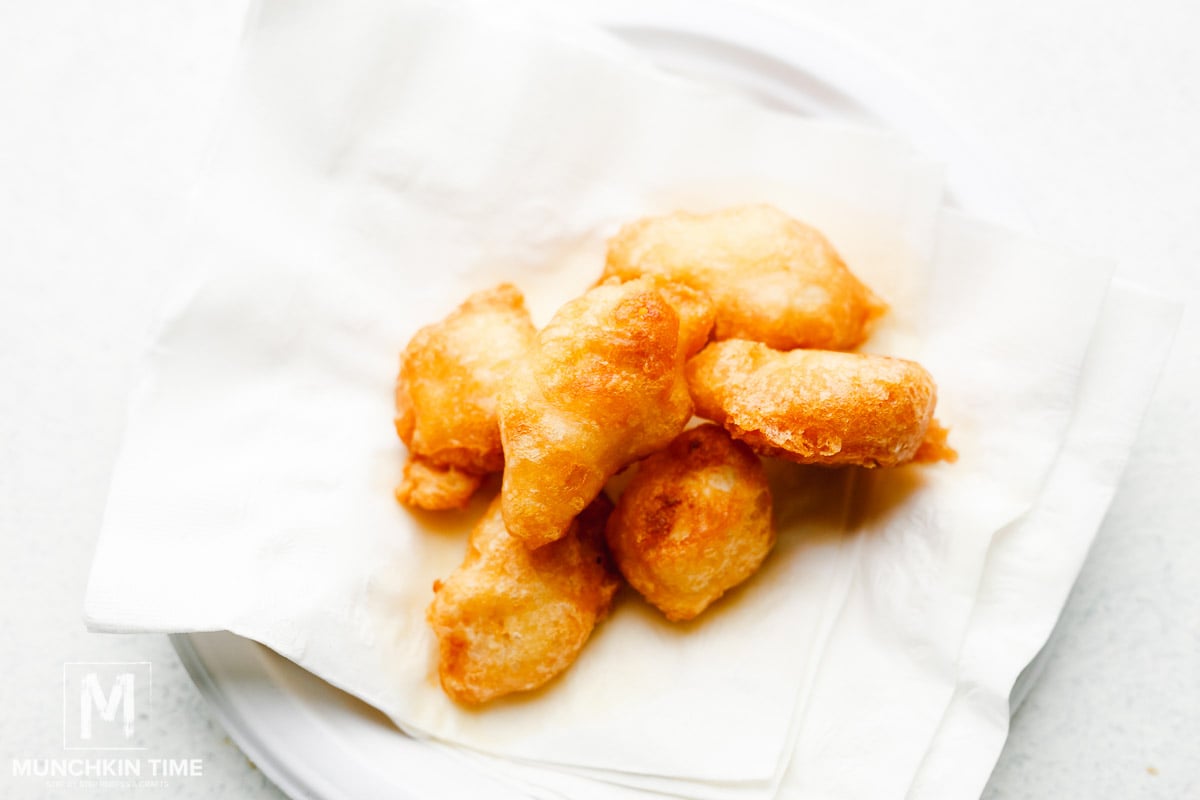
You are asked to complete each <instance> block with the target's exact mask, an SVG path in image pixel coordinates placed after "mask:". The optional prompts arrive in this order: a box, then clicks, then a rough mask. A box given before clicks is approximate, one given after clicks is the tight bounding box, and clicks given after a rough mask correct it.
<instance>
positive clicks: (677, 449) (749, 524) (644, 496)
mask: <svg viewBox="0 0 1200 800" xmlns="http://www.w3.org/2000/svg"><path fill="white" fill-rule="evenodd" d="M607 536H608V546H609V549H610V550H611V551H612V554H613V558H614V560H615V561H616V562H617V568H618V569H620V571H621V574H622V575H624V576H625V579H626V580H627V581H629V583H630V585H631V586H633V588H635V589H637V590H638V591H639V592H641V593H642V596H643V597H645V598H646V599H647V600H648V601H650V602H651V603H652V604H653V605H655V606H657V607H658V608H659V610H661V611H662V612H663V613H664V614H665V615H666V617H667V619H669V620H672V621H678V620H687V619H692V618H693V617H695V616H696V615H697V614H699V613H700V612H701V611H703V610H704V609H706V608H708V606H709V604H711V603H713V602H714V601H715V600H716V599H717V598H719V597H720V596H721V595H722V594H724V593H725V591H726V590H728V589H731V588H732V587H734V586H737V585H738V584H739V583H741V582H742V581H744V580H746V579H747V578H749V577H750V576H751V575H753V574H754V572H755V571H756V570H757V569H758V568H759V566H760V565H761V564H762V562H763V559H764V558H766V557H767V554H768V553H769V552H771V548H772V547H773V546H774V545H775V529H774V526H773V525H772V524H771V489H770V487H769V486H768V485H767V476H766V473H765V472H764V471H763V466H762V462H761V461H759V460H758V456H756V455H754V453H753V452H752V451H751V450H750V448H749V447H747V446H746V445H744V444H742V443H741V442H735V441H734V440H732V439H731V438H729V434H727V433H726V432H725V431H724V430H722V429H721V428H720V427H719V426H717V425H703V426H701V427H699V428H693V429H692V430H689V431H685V432H683V433H681V434H680V435H679V436H678V437H676V439H675V441H673V442H671V444H670V446H669V447H667V449H666V450H663V451H661V452H658V453H655V454H654V455H652V456H650V457H649V458H647V459H646V460H645V461H643V462H642V463H641V464H639V465H638V467H637V474H635V475H634V477H633V479H632V480H631V481H630V483H629V485H628V487H627V488H626V489H625V493H624V494H622V495H621V499H620V500H618V501H617V508H616V511H614V512H613V515H612V516H611V517H609V520H608V530H607Z"/></svg>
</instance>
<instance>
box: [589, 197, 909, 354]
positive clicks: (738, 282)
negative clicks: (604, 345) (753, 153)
mask: <svg viewBox="0 0 1200 800" xmlns="http://www.w3.org/2000/svg"><path fill="white" fill-rule="evenodd" d="M648 274H657V275H662V276H665V277H667V278H669V279H670V280H673V281H677V282H679V283H683V284H686V285H688V286H691V287H692V288H694V289H699V290H701V291H704V292H707V293H708V295H709V296H710V297H711V298H712V301H713V303H714V304H715V305H716V311H717V320H716V328H715V330H714V336H715V338H717V339H751V340H754V341H759V342H765V343H766V344H768V345H770V346H771V347H775V348H778V349H781V350H790V349H792V348H795V347H821V348H826V349H829V350H847V349H850V348H852V347H855V346H856V345H858V344H860V343H861V342H862V341H863V340H864V339H866V336H867V330H868V327H869V325H870V323H871V322H872V321H873V320H874V319H875V318H877V317H878V316H880V315H881V314H882V313H883V312H884V311H885V310H886V308H887V306H886V304H884V302H883V301H882V300H880V299H879V298H878V297H876V296H875V295H874V294H873V293H872V292H871V290H870V289H868V288H867V287H866V286H864V285H863V284H862V282H860V281H859V280H858V278H856V277H855V276H854V274H853V273H851V272H850V270H849V269H847V268H846V265H845V264H844V263H843V262H842V259H841V258H840V257H839V256H838V254H837V251H836V250H834V249H833V245H831V244H830V243H829V241H828V240H826V239H825V237H824V236H822V235H821V233H820V232H819V231H817V230H816V229H814V228H811V227H809V226H807V225H805V224H803V223H801V222H798V221H796V220H794V219H792V218H791V217H789V216H787V215H786V214H784V213H783V212H782V211H779V210H778V209H776V208H773V207H772V206H767V205H755V206H740V207H736V208H729V209H726V210H724V211H718V212H716V213H712V214H688V213H685V212H676V213H674V214H671V215H669V216H665V217H653V218H647V219H643V220H639V221H637V222H634V223H632V224H630V225H626V226H625V227H624V228H622V229H621V230H620V232H619V233H617V235H616V236H615V237H613V239H612V240H611V241H609V243H608V262H607V264H606V266H605V270H604V277H605V278H608V277H613V276H615V277H618V278H620V279H621V280H630V279H632V278H637V277H639V276H642V275H648Z"/></svg>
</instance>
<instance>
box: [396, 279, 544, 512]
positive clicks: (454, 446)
mask: <svg viewBox="0 0 1200 800" xmlns="http://www.w3.org/2000/svg"><path fill="white" fill-rule="evenodd" d="M536 335H537V331H536V330H535V329H534V327H533V323H532V322H531V321H530V319H529V312H528V311H527V310H526V308H525V298H524V297H523V296H522V295H521V292H520V291H519V290H518V289H517V288H516V287H515V286H512V285H511V284H507V283H506V284H502V285H500V286H497V287H496V288H494V289H489V290H487V291H483V292H477V293H475V294H473V295H471V296H470V297H469V298H467V300H466V302H464V303H463V304H462V305H461V306H459V307H458V308H457V309H455V310H454V311H453V312H452V313H451V314H450V316H448V317H446V318H445V319H444V320H442V321H441V322H436V323H434V324H432V325H427V326H426V327H424V328H422V329H421V330H419V331H417V333H416V335H415V336H413V338H412V340H411V341H410V342H409V343H408V347H406V348H405V349H404V353H403V354H402V355H401V357H400V374H399V377H398V378H397V379H396V419H395V423H396V433H398V434H399V435H400V438H401V439H402V440H403V441H404V444H405V445H407V446H408V450H409V463H408V464H406V465H405V468H404V481H403V482H402V483H401V484H400V486H399V487H398V488H397V490H396V497H397V499H399V500H400V502H402V503H405V504H407V505H413V506H417V507H419V508H427V509H443V508H459V507H461V506H463V505H465V504H466V502H467V500H468V499H469V498H470V496H471V494H472V493H473V492H474V491H475V489H477V488H478V487H479V484H480V482H481V477H482V476H483V475H485V474H487V473H489V472H497V471H499V470H501V469H503V468H504V452H503V450H502V449H501V446H500V422H499V419H498V416H497V407H496V397H497V395H498V394H499V391H500V384H501V382H502V381H503V380H504V379H505V377H506V376H507V375H508V374H509V372H511V370H512V367H513V364H514V362H515V361H516V360H517V359H519V358H520V357H522V356H523V355H524V354H525V352H526V351H527V350H528V349H529V347H530V345H532V344H533V340H534V337H535V336H536ZM418 462H419V463H418Z"/></svg>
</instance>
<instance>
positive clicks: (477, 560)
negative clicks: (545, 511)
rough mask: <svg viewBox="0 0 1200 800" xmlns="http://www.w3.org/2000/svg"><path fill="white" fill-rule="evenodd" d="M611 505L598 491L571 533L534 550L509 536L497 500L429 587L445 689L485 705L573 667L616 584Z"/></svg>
mask: <svg viewBox="0 0 1200 800" xmlns="http://www.w3.org/2000/svg"><path fill="white" fill-rule="evenodd" d="M611 511H612V503H611V501H609V499H608V498H607V497H605V496H603V495H601V496H600V497H599V498H597V500H596V501H595V502H594V503H592V504H591V505H590V506H588V508H587V509H586V510H585V511H584V512H583V514H581V515H580V516H579V518H578V519H577V520H576V521H575V522H574V523H572V524H571V526H570V528H569V529H568V531H567V534H566V535H565V536H563V537H562V538H560V539H558V540H557V541H555V542H554V543H552V544H548V545H546V546H545V547H541V548H538V549H537V550H530V549H528V548H526V547H525V545H523V544H522V543H521V542H520V541H518V540H517V539H514V538H513V537H511V536H509V534H508V532H507V531H506V530H505V528H504V519H503V518H502V516H501V514H500V500H499V498H497V499H496V500H495V501H493V503H492V505H491V507H490V508H489V509H488V511H487V513H486V514H485V515H484V516H483V518H482V519H481V520H480V521H479V524H478V525H476V526H475V529H474V530H473V531H471V538H470V541H469V543H468V545H467V555H466V558H465V559H464V560H463V563H462V566H460V567H459V568H458V569H457V570H455V571H454V572H453V573H452V574H451V575H450V577H449V578H447V579H446V580H445V581H438V582H436V583H435V584H434V586H433V590H434V592H435V595H434V599H433V602H432V603H431V604H430V606H429V611H428V612H427V617H428V620H429V624H430V626H431V627H432V628H433V632H434V633H435V634H436V635H437V639H438V655H439V659H438V675H439V677H440V678H441V682H442V688H443V689H444V690H445V692H446V694H448V695H449V696H450V697H451V698H453V699H454V700H457V701H458V702H460V703H470V704H475V703H484V702H487V701H488V700H491V699H493V698H495V697H499V696H500V695H504V694H508V693H510V692H521V691H526V690H528V689H534V688H537V687H538V686H541V685H542V684H544V683H545V682H546V681H548V680H550V679H551V678H553V677H554V676H555V675H557V674H559V673H560V672H562V671H563V670H565V669H566V668H567V667H569V666H570V665H571V663H572V662H573V661H574V660H575V657H576V656H577V655H578V654H579V651H580V650H581V649H582V648H583V645H584V643H585V642H587V639H588V636H589V635H590V634H591V632H592V628H593V627H595V625H596V623H597V622H599V621H600V620H601V619H603V618H604V617H605V615H606V614H607V613H608V609H609V606H610V605H611V604H612V597H613V593H614V592H616V590H617V585H618V579H617V576H616V573H615V572H614V571H613V570H612V568H611V566H610V564H609V560H608V555H607V553H606V552H605V551H604V546H603V536H604V523H605V521H606V520H607V518H608V515H609V512H611Z"/></svg>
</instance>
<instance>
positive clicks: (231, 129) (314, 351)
mask: <svg viewBox="0 0 1200 800" xmlns="http://www.w3.org/2000/svg"><path fill="white" fill-rule="evenodd" d="M355 7H356V9H357V11H358V12H359V13H349V12H348V10H347V9H348V6H346V5H339V6H338V7H337V8H336V9H335V8H332V7H329V6H327V5H323V4H315V3H314V4H294V3H291V4H283V3H279V4H266V5H264V6H263V7H262V9H261V14H260V17H259V20H258V23H257V26H256V28H255V29H254V32H253V34H252V36H251V44H250V47H249V50H248V51H247V53H246V56H245V64H246V66H245V71H244V74H243V76H242V84H241V91H240V92H239V93H238V94H237V95H236V97H235V100H234V109H233V114H232V116H231V118H230V119H229V120H228V121H227V122H226V126H225V129H224V133H223V137H222V139H221V145H220V147H219V148H218V150H217V152H216V154H215V156H214V159H213V161H212V165H211V170H210V174H209V178H208V180H207V181H206V183H205V185H204V186H203V187H202V190H201V192H200V194H199V197H198V200H197V207H196V209H195V214H194V219H195V230H194V235H193V236H192V237H191V240H192V244H191V248H192V256H193V261H194V262H195V264H196V269H197V271H198V273H199V274H201V275H203V276H207V277H206V278H205V281H204V282H203V284H202V285H201V286H200V287H199V288H197V289H195V290H194V291H191V292H190V293H186V294H185V295H184V296H183V297H182V299H181V300H180V301H179V307H178V308H177V309H176V310H175V311H174V312H173V313H172V314H170V315H169V318H168V321H167V322H166V323H165V324H164V326H163V328H162V330H161V332H160V333H159V336H158V338H157V341H156V343H155V345H154V348H153V351H152V353H151V356H150V359H149V364H148V370H147V375H146V379H145V381H144V382H143V384H142V386H141V387H140V389H139V391H138V393H137V396H136V398H135V401H134V405H133V410H132V413H131V421H130V425H129V428H128V432H127V438H126V442H125V445H124V447H123V452H122V455H121V458H120V462H119V464H118V467H117V471H116V476H115V478H114V484H113V489H112V496H111V498H110V502H109V507H108V511H107V514H106V520H105V526H104V531H103V533H102V536H101V542H100V545H99V548H98V551H97V555H96V560H95V567H94V571H93V575H92V580H91V585H90V589H89V594H88V601H87V614H88V618H89V622H90V624H91V625H92V626H93V627H94V628H96V629H105V630H211V629H229V630H232V631H234V632H236V633H240V634H242V635H245V636H248V637H251V638H254V639H256V640H259V641H262V642H264V643H265V644H267V645H268V646H270V647H272V648H273V649H275V650H277V651H279V652H280V653H282V654H284V655H286V656H288V657H289V658H292V659H293V660H295V661H297V662H298V663H300V664H301V665H303V666H305V667H307V668H309V669H311V670H312V671H313V672H315V673H316V674H318V675H320V676H322V677H324V678H326V679H327V680H329V681H330V682H331V683H334V684H335V685H338V686H341V687H343V688H346V689H347V690H349V691H351V692H352V693H354V694H357V695H359V696H360V697H363V698H364V699H366V700H367V701H368V702H371V703H373V704H374V705H376V706H378V707H380V708H382V709H383V710H385V711H386V712H387V713H389V714H390V715H391V716H392V717H393V718H394V719H396V720H397V722H398V723H399V724H401V725H402V726H404V727H405V728H406V729H407V730H410V731H412V732H414V733H421V734H429V735H434V736H437V737H439V738H442V739H445V740H449V741H455V742H459V743H463V744H467V745H470V746H472V747H475V748H477V749H480V750H482V751H485V752H490V753H496V754H501V755H504V756H508V757H513V758H521V759H526V760H540V761H547V762H553V763H560V764H569V765H574V766H585V767H590V768H594V769H601V770H619V771H623V772H630V773H641V774H647V775H665V776H680V777H687V778H691V779H704V780H723V781H761V780H770V779H772V777H773V776H777V775H778V774H779V773H780V770H781V769H782V764H783V761H784V758H783V756H784V755H785V753H786V752H787V747H786V745H787V732H788V729H789V725H790V723H791V719H792V716H793V709H794V705H795V698H796V696H797V692H798V690H799V688H800V686H801V684H802V681H803V676H804V674H805V669H806V665H807V664H808V661H809V659H810V658H811V657H813V655H814V653H813V652H812V651H813V649H814V648H813V639H812V637H813V635H814V632H815V631H817V630H818V628H819V624H820V622H821V618H820V616H819V614H820V612H821V611H822V609H823V608H824V607H825V603H826V596H827V595H828V593H829V587H830V586H833V585H834V582H835V579H836V578H837V573H836V572H834V571H827V570H821V569H819V568H817V565H819V564H820V563H821V562H820V560H819V559H818V558H817V557H810V556H805V555H803V554H805V553H807V552H809V551H820V550H821V549H822V548H827V547H829V546H830V545H829V542H830V540H831V538H832V537H831V536H830V535H827V534H824V533H823V532H824V531H826V530H827V529H830V528H832V529H833V530H834V532H836V530H837V529H838V528H840V525H841V518H840V511H841V508H840V506H839V505H837V504H830V505H829V506H828V507H829V508H831V509H832V510H833V511H834V512H835V515H834V517H832V518H830V517H829V514H828V512H822V513H823V514H824V516H822V515H821V514H817V513H814V514H813V515H811V516H810V517H809V518H805V517H804V516H803V515H801V514H800V513H799V511H798V510H797V509H799V508H800V507H801V506H803V505H804V504H806V503H809V502H810V501H809V498H810V497H811V495H812V493H813V492H815V491H817V490H818V489H820V488H821V486H822V484H821V483H816V484H814V485H813V487H811V488H809V489H808V490H807V491H808V493H807V494H806V493H804V492H800V491H797V492H793V493H790V494H791V496H789V493H781V495H780V502H779V510H780V514H781V515H783V516H785V517H786V516H787V515H789V514H791V515H792V516H793V517H794V518H795V520H796V521H795V523H794V524H790V525H788V526H787V529H786V530H785V531H783V535H782V536H781V544H780V546H779V548H778V551H777V553H776V555H775V557H774V558H772V559H771V561H770V562H769V563H768V565H767V567H766V568H765V569H764V570H763V571H762V572H761V573H760V574H759V575H758V576H757V577H756V578H755V580H754V581H753V582H752V583H751V584H749V585H748V586H747V587H746V590H745V591H744V592H742V593H740V595H739V596H737V597H736V599H735V598H731V599H730V602H727V603H724V604H722V605H721V606H720V607H719V608H716V609H714V610H713V611H712V612H711V613H709V614H707V615H706V618H705V620H703V622H702V623H700V624H695V625H690V626H673V625H669V624H667V623H665V622H664V621H662V620H661V619H660V618H659V617H658V616H657V614H655V613H652V612H650V611H649V610H647V609H646V608H645V607H643V606H641V605H640V604H639V603H637V602H624V603H622V604H621V605H620V606H619V607H618V609H617V610H616V613H614V614H613V616H612V618H611V619H610V620H609V621H608V622H606V623H605V624H604V625H603V626H602V627H601V628H600V629H599V630H598V631H597V633H596V635H595V637H594V639H593V641H592V642H590V643H589V646H588V648H587V649H586V650H585V652H584V654H583V656H582V657H581V658H580V660H579V661H578V663H577V664H576V665H575V666H574V667H573V668H572V669H571V670H570V671H569V672H568V673H567V674H566V675H565V676H564V677H563V679H562V680H560V681H558V682H556V683H555V684H554V685H553V686H551V687H549V688H548V689H547V690H545V691H543V692H540V693H538V694H536V695H533V696H530V697H522V698H513V699H511V700H507V701H502V702H498V703H494V704H492V705H490V706H489V707H488V708H487V709H486V710H485V711H481V712H468V711H464V710H463V709H461V708H458V707H457V706H455V705H453V704H452V703H450V702H449V701H448V700H447V699H446V698H445V696H444V695H443V693H442V692H441V690H440V688H439V687H438V686H437V685H436V680H435V679H434V677H433V664H432V662H431V659H432V656H433V652H434V648H433V645H432V638H431V634H430V633H429V631H428V629H427V626H426V624H425V622H424V608H425V606H426V605H427V603H428V601H429V598H430V588H429V587H430V584H431V583H432V581H433V579H435V578H437V577H441V576H444V575H446V574H447V573H448V572H449V571H450V570H451V569H453V567H454V566H455V565H456V564H457V562H458V561H459V560H460V558H461V556H462V552H463V536H464V534H465V532H466V529H467V528H468V527H469V525H470V523H471V521H472V519H473V517H474V515H475V514H477V513H478V509H479V504H477V505H476V507H475V508H474V509H473V510H472V511H471V512H468V513H465V514H458V515H445V516H441V517H438V516H435V515H421V516H414V515H412V514H410V513H408V512H406V511H404V510H403V509H401V508H399V507H398V506H396V504H395V503H394V501H393V500H392V498H391V486H392V485H393V484H394V483H395V481H396V480H397V478H398V474H399V466H400V463H401V460H402V448H401V446H400V444H399V443H398V441H397V440H396V439H395V437H394V434H393V433H392V431H391V426H390V419H391V413H392V412H391V392H390V387H391V384H392V381H393V378H394V372H395V367H396V359H397V354H398V352H399V350H400V349H401V348H402V347H403V345H404V343H405V342H406V341H407V339H408V337H409V336H410V335H411V334H412V332H413V331H414V330H415V329H416V328H417V327H419V326H420V325H423V324H426V323H428V322H431V321H433V320H435V319H437V318H439V317H441V316H442V315H443V314H445V313H446V312H447V311H449V310H450V308H452V307H453V306H454V305H455V304H457V303H458V302H459V301H460V300H461V299H462V298H463V297H464V296H465V295H466V294H467V293H468V292H469V291H470V290H473V289H477V288H480V287H482V286H486V285H490V284H494V283H496V282H498V281H501V280H514V281H516V282H517V283H519V284H520V285H521V286H522V287H524V288H525V289H526V290H527V291H528V292H529V293H530V294H531V298H532V301H533V306H534V310H535V313H536V316H538V317H540V319H541V320H545V319H546V318H547V317H548V316H549V314H550V312H551V311H552V310H553V308H554V307H556V306H557V305H558V304H560V303H562V302H564V301H566V300H567V299H569V298H570V297H571V296H573V295H574V294H576V293H577V292H579V291H580V290H582V289H583V288H584V287H586V286H587V285H588V284H589V283H591V282H592V281H593V280H594V279H595V278H596V276H597V275H598V274H599V272H600V269H601V265H602V259H603V239H604V236H605V235H606V234H608V233H611V232H612V231H613V230H614V229H615V227H616V226H617V225H618V224H619V223H620V222H623V221H625V220H628V219H631V218H635V217H637V216H638V215H641V214H644V213H648V212H661V211H667V210H671V209H673V208H675V207H676V206H678V205H687V206H689V207H691V208H705V207H708V208H712V207H717V206H721V205H725V204H728V203H737V202H744V201H749V200H755V201H768V202H774V203H776V204H778V205H780V206H781V207H783V208H785V209H787V210H789V211H791V212H792V213H794V214H796V215H798V216H801V217H803V218H805V219H808V220H810V221H812V222H814V223H816V224H818V225H819V226H821V227H822V228H823V229H825V230H826V231H827V232H828V233H829V234H830V236H831V237H832V239H833V240H834V242H835V243H836V244H837V245H838V247H839V248H840V249H841V250H842V252H843V254H844V255H845V256H846V258H847V259H848V260H849V261H850V263H852V264H853V265H854V267H855V269H856V270H857V271H858V272H859V273H860V274H862V275H863V276H864V277H866V278H867V280H869V281H870V282H871V283H872V285H874V286H876V287H878V288H879V289H880V290H881V291H882V292H883V293H884V294H885V295H886V296H888V297H889V298H899V299H903V298H905V297H908V296H913V295H915V294H918V293H919V287H920V282H921V281H922V280H924V273H923V269H922V266H923V264H924V263H925V262H927V260H928V253H929V251H930V249H931V246H932V234H933V229H934V222H935V220H936V209H937V206H938V203H939V198H940V180H939V173H938V170H937V169H935V168H932V167H930V166H929V165H927V164H925V163H922V162H921V161H919V160H917V159H914V158H912V157H911V155H910V154H909V153H908V151H907V150H906V149H905V148H904V147H903V146H902V145H901V144H899V143H898V142H896V141H895V140H894V139H892V138H891V137H886V136H880V135H877V134H873V133H868V132H862V131H856V130H852V129H848V128H842V127H838V126H826V125H815V124H812V123H806V122H803V121H799V120H795V119H793V118H790V117H787V116H783V115H780V114H776V113H771V112H766V111H762V110H759V109H757V108H755V107H753V106H752V105H750V104H749V103H748V102H745V101H742V100H738V99H735V98H730V97H727V96H725V95H722V94H720V93H717V92H713V91H708V90H704V89H702V88H698V87H691V86H688V85H686V84H684V83H682V82H680V81H677V80H671V79H661V80H659V79H655V77H654V75H653V74H652V73H649V72H647V71H646V70H644V69H642V68H628V69H627V68H625V67H624V66H623V65H622V64H621V63H620V62H618V61H616V60H614V59H613V58H611V57H609V56H607V55H606V54H602V53H598V52H596V53H591V52H582V51H579V50H577V49H575V48H573V47H571V46H569V45H566V44H563V43H560V42H559V41H557V40H554V39H550V38H545V37H540V36H537V35H534V34H531V33H528V32H521V31H518V30H507V31H506V30H504V29H499V28H496V27H493V26H491V25H488V24H484V23H482V22H479V21H477V20H467V19H460V18H458V17H455V16H453V15H451V14H447V13H445V12H443V11H439V10H435V9H432V8H430V7H426V6H423V5H420V4H415V3H376V2H362V3H357V4H355ZM315 52H320V53H321V57H320V58H312V57H311V54H312V53H315ZM909 307H910V306H909V305H908V304H904V303H898V305H897V313H896V314H895V315H893V318H892V320H891V322H890V326H891V327H890V329H889V328H888V327H885V328H884V331H883V332H882V333H881V336H884V335H888V332H889V330H890V331H891V332H892V333H893V334H894V335H895V336H896V338H897V340H900V339H902V338H903V336H902V334H904V332H905V331H907V330H909V329H911V328H912V327H913V326H912V325H911V324H906V317H905V310H906V309H907V308H909ZM821 480H822V481H832V482H833V483H834V486H833V487H832V488H831V489H830V491H839V490H841V489H840V487H842V486H843V482H842V481H843V479H842V476H839V475H836V474H834V475H832V477H831V476H822V477H821ZM773 586H777V587H785V586H787V587H792V586H794V588H789V589H788V590H786V591H783V590H778V589H777V590H772V587H773ZM751 665H753V666H752V667H751ZM631 719H633V720H636V724H633V725H631V724H630V721H631Z"/></svg>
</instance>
